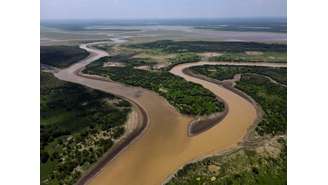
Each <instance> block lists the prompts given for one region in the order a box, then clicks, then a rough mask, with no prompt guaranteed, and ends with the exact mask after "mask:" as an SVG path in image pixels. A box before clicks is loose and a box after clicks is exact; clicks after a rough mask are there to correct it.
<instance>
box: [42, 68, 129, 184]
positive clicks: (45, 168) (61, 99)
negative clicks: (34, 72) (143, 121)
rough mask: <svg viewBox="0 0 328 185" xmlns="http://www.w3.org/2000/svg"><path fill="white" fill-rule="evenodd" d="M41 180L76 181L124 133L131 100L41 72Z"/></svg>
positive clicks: (46, 181)
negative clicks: (127, 100)
mask: <svg viewBox="0 0 328 185" xmlns="http://www.w3.org/2000/svg"><path fill="white" fill-rule="evenodd" d="M40 94H41V111H40V112H41V129H40V130H41V138H40V143H41V146H40V151H41V153H40V168H41V184H44V185H46V184H74V183H75V182H76V181H77V180H78V178H79V177H80V176H81V174H82V173H83V172H84V171H85V170H86V169H88V168H89V167H90V166H91V165H92V164H93V163H95V162H96V161H97V159H98V158H100V157H101V156H102V155H103V154H104V153H105V152H106V151H107V150H108V149H109V148H110V147H111V146H112V145H113V143H114V141H115V139H117V138H119V137H120V136H121V135H122V134H123V133H124V123H125V122H126V119H127V116H128V113H129V112H130V110H131V107H130V104H129V103H128V102H126V101H124V100H122V99H119V98H117V97H115V96H113V95H110V94H106V93H103V92H100V91H96V90H92V89H89V88H85V87H83V86H80V85H75V84H72V83H68V82H63V81H60V80H57V79H56V78H55V77H53V76H52V74H50V73H44V72H41V89H40Z"/></svg>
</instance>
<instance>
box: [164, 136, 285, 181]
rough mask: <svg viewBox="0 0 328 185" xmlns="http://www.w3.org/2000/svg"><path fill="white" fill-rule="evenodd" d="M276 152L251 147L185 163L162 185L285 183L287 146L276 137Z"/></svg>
mask: <svg viewBox="0 0 328 185" xmlns="http://www.w3.org/2000/svg"><path fill="white" fill-rule="evenodd" d="M280 142H281V145H282V147H281V149H278V150H280V153H279V154H278V156H275V157H273V156H265V155H261V154H259V153H257V152H256V150H255V149H242V150H238V151H236V152H234V153H232V154H228V155H223V156H215V157H210V158H207V159H205V160H202V161H200V162H196V163H193V164H188V165H186V166H185V167H184V168H183V169H181V170H179V171H178V173H177V174H176V175H175V177H174V178H173V179H171V180H170V181H169V182H168V183H167V184H166V185H210V184H211V185H254V184H257V185H285V184H287V146H286V142H285V140H284V139H281V140H280Z"/></svg>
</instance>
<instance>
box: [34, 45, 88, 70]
mask: <svg viewBox="0 0 328 185" xmlns="http://www.w3.org/2000/svg"><path fill="white" fill-rule="evenodd" d="M88 55H89V53H88V52H87V51H85V50H84V49H81V48H79V47H78V46H41V47H40V62H41V64H46V65H50V66H54V67H58V68H65V67H68V66H70V65H72V64H74V63H75V62H78V61H79V60H81V59H83V58H85V57H87V56H88Z"/></svg>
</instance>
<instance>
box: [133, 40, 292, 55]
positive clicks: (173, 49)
mask: <svg viewBox="0 0 328 185" xmlns="http://www.w3.org/2000/svg"><path fill="white" fill-rule="evenodd" d="M129 47H131V48H140V49H157V50H160V51H162V52H168V53H185V52H243V51H262V52H264V51H271V52H286V51H287V45H286V44H266V43H257V42H211V41H172V40H160V41H155V42H149V43H141V44H132V45H129Z"/></svg>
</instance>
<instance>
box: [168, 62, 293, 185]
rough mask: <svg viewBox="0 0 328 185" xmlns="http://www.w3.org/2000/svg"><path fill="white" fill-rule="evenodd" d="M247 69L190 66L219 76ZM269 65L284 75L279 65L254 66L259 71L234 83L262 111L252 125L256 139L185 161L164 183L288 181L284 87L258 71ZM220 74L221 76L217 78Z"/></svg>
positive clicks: (277, 184) (275, 184)
mask: <svg viewBox="0 0 328 185" xmlns="http://www.w3.org/2000/svg"><path fill="white" fill-rule="evenodd" d="M247 68H248V67H246V69H247ZM246 69H240V68H239V67H235V66H233V67H232V66H230V67H223V68H222V67H220V66H201V67H196V68H193V69H192V70H193V72H195V73H200V74H202V75H207V76H208V77H210V78H215V79H218V80H222V79H226V78H230V77H231V76H233V74H235V73H240V71H243V70H246ZM270 69H271V70H272V72H271V73H275V75H277V76H279V75H282V76H284V75H285V72H286V71H285V70H282V69H273V68H265V69H261V68H257V69H256V70H252V73H255V72H256V73H259V74H249V73H245V74H242V78H241V80H240V81H239V82H237V85H236V88H238V89H240V90H242V91H243V92H245V93H247V94H249V95H250V96H251V97H252V98H253V99H255V100H256V101H257V102H258V103H259V104H260V106H261V107H262V109H263V111H264V113H265V115H264V118H263V120H262V121H261V122H260V123H259V124H258V125H257V127H256V129H255V135H257V140H255V141H253V142H252V144H251V145H249V146H248V145H247V144H246V146H247V147H242V148H241V149H238V150H237V151H233V152H232V153H227V154H223V155H220V156H214V157H209V158H206V159H204V160H201V161H199V162H195V163H192V164H188V165H186V166H185V167H183V169H181V170H179V171H178V172H177V174H175V176H174V177H173V178H172V179H171V180H170V181H169V182H168V183H167V185H210V184H211V185H228V184H229V185H230V184H231V185H253V184H259V185H285V184H287V140H286V129H287V88H286V87H284V86H281V85H279V84H275V83H272V82H271V81H270V80H268V79H267V78H265V77H263V76H261V75H262V74H261V72H263V71H265V72H266V73H267V72H268V71H270ZM249 70H250V69H247V70H246V71H249ZM277 70H278V71H279V70H282V71H279V72H277ZM222 72H223V73H222ZM219 74H222V75H223V76H224V77H223V78H218V75H219ZM279 78H281V79H283V78H284V77H279ZM262 136H265V137H262Z"/></svg>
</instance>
